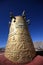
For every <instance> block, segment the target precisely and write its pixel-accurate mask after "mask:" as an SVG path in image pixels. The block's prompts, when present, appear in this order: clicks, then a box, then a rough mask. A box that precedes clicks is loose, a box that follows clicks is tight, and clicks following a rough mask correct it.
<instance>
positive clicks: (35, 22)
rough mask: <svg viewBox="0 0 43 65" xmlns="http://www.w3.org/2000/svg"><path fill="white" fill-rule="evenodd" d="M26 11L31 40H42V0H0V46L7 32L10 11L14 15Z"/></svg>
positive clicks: (5, 40) (3, 43)
mask: <svg viewBox="0 0 43 65" xmlns="http://www.w3.org/2000/svg"><path fill="white" fill-rule="evenodd" d="M23 10H25V11H26V18H27V19H30V22H31V25H28V29H29V31H30V34H31V37H32V40H33V42H34V41H43V0H0V47H4V46H5V45H6V42H7V38H8V33H9V21H10V12H11V11H12V12H13V13H14V16H16V15H21V14H22V11H23Z"/></svg>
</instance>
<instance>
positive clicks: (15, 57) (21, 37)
mask: <svg viewBox="0 0 43 65" xmlns="http://www.w3.org/2000/svg"><path fill="white" fill-rule="evenodd" d="M15 18H16V19H14V18H12V21H11V26H10V30H9V35H8V41H7V45H6V49H5V57H6V58H8V59H9V60H11V61H12V62H16V63H26V62H30V61H31V60H32V59H33V58H34V57H35V49H34V45H33V42H32V39H31V36H30V33H29V31H28V28H27V24H26V20H24V18H23V17H22V16H15ZM14 20H15V22H14Z"/></svg>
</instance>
